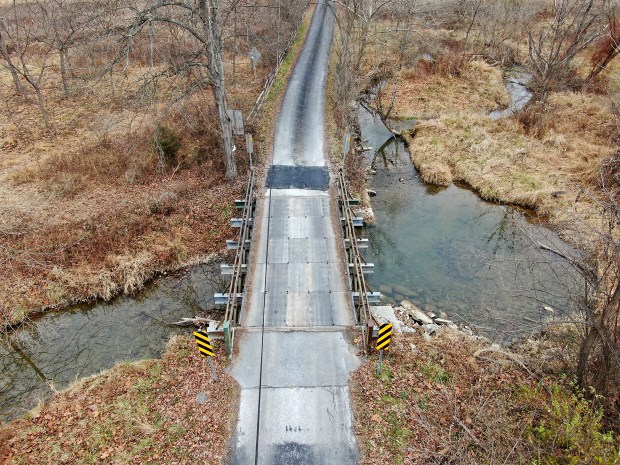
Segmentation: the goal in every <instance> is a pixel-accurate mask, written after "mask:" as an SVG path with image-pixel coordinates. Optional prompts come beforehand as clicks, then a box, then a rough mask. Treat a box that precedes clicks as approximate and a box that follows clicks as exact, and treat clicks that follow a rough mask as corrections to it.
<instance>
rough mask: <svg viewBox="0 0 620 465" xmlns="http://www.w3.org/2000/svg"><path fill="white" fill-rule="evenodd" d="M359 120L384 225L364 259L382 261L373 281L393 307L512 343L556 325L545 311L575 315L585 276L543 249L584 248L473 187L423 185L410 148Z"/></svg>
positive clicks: (374, 121)
mask: <svg viewBox="0 0 620 465" xmlns="http://www.w3.org/2000/svg"><path fill="white" fill-rule="evenodd" d="M359 121H360V126H361V130H362V139H364V145H365V146H370V147H372V148H373V150H371V151H369V152H367V162H368V163H369V164H372V166H373V167H374V169H376V171H377V174H376V175H374V176H372V179H371V182H370V185H371V188H372V189H374V190H375V191H376V192H377V196H376V197H373V198H372V206H373V209H374V213H375V216H376V225H375V226H372V227H368V228H366V231H365V234H366V236H367V237H368V238H369V240H370V246H369V249H368V250H367V251H366V252H365V253H364V255H365V258H366V259H367V261H368V262H372V263H374V264H375V271H374V274H371V275H369V276H368V278H369V282H370V283H371V285H372V287H373V289H374V290H380V291H381V292H382V293H383V294H384V299H385V301H386V302H399V301H400V300H402V299H403V298H407V299H409V300H411V301H413V302H414V303H415V304H417V305H418V306H420V307H421V308H428V309H432V310H433V311H435V313H437V312H438V311H445V312H446V313H448V315H449V317H450V318H451V319H454V320H455V321H457V322H464V323H467V324H469V325H470V326H473V327H475V328H476V329H477V330H478V331H479V332H481V333H483V334H485V335H487V336H489V337H492V338H498V339H503V340H505V339H511V338H513V337H516V336H522V335H523V334H527V333H529V332H531V331H532V329H533V328H534V327H537V326H539V323H540V322H542V321H546V320H548V319H549V318H550V313H549V312H548V311H545V310H543V309H542V307H543V306H549V305H551V306H553V307H554V308H555V309H556V317H564V316H565V312H569V311H570V309H571V301H570V300H568V299H566V298H563V297H562V296H563V295H566V292H565V291H566V290H572V289H576V288H577V287H578V286H579V280H578V277H577V276H576V274H575V273H574V272H573V271H572V269H571V268H570V267H569V266H568V264H567V262H566V261H564V260H562V259H560V258H558V257H557V256H555V255H552V254H550V253H548V252H544V251H542V250H540V248H539V247H538V245H537V243H544V244H545V245H551V246H553V247H554V248H556V249H559V250H562V251H563V252H565V253H568V254H571V253H574V251H572V250H571V249H570V248H569V247H568V246H567V245H566V244H564V243H563V242H562V241H561V240H560V239H559V238H558V237H557V236H556V235H555V234H553V233H552V232H550V231H549V230H548V229H546V228H544V227H542V226H540V225H537V224H535V223H534V222H532V220H531V218H530V219H528V218H527V217H526V215H525V214H524V213H523V212H522V211H519V210H516V209H514V208H511V207H506V206H501V205H497V204H493V203H489V202H485V201H482V200H480V199H479V198H478V197H477V196H476V195H475V194H474V193H473V192H471V191H470V190H468V189H466V188H463V187H459V186H455V185H451V186H450V187H448V188H438V187H434V186H430V185H427V184H425V183H423V182H422V181H421V179H420V177H419V175H418V173H417V171H416V170H415V168H414V167H413V165H412V163H411V160H410V157H409V153H408V151H407V149H406V147H405V146H404V144H403V142H402V141H400V140H397V139H395V138H393V137H392V135H391V133H390V132H389V131H388V130H387V129H386V128H385V126H384V125H383V123H381V120H380V119H379V118H378V117H376V116H373V115H372V114H371V113H370V112H368V111H367V110H365V109H364V108H362V107H360V109H359ZM414 143H415V140H414ZM377 148H379V149H378V150H377Z"/></svg>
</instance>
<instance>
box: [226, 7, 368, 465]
mask: <svg viewBox="0 0 620 465" xmlns="http://www.w3.org/2000/svg"><path fill="white" fill-rule="evenodd" d="M323 1H325V0H323ZM333 30H334V18H333V15H332V12H331V10H330V9H329V8H328V7H327V6H326V4H325V3H320V4H318V5H317V7H316V10H315V12H314V16H313V19H312V24H311V26H310V29H309V31H308V35H307V38H306V42H305V44H304V47H303V50H302V52H301V55H300V57H299V60H298V62H297V65H296V66H295V69H294V71H293V73H292V77H291V79H290V81H289V84H288V88H287V91H286V94H285V97H284V101H283V104H282V109H281V112H280V116H279V118H278V122H277V126H276V136H275V142H274V154H273V165H272V166H271V168H270V172H269V175H268V178H267V185H266V189H265V195H264V197H263V198H261V199H260V200H259V204H258V210H257V216H256V220H255V221H256V226H255V231H254V238H253V241H254V242H253V244H252V255H251V259H250V276H249V289H248V292H247V298H246V299H245V300H244V305H243V312H242V328H241V329H240V330H237V332H236V335H237V336H236V337H237V342H236V346H237V348H238V353H239V355H238V356H237V358H236V359H235V362H234V364H233V366H232V370H231V371H232V373H233V375H234V376H235V378H236V379H237V380H238V381H239V383H240V385H241V403H240V411H239V420H238V424H237V432H236V438H235V443H234V446H233V460H232V461H233V463H234V464H235V465H251V464H255V465H289V464H295V465H340V464H355V463H357V446H356V442H355V436H354V432H353V429H352V416H351V408H350V402H349V390H348V386H347V382H348V378H349V374H350V372H351V371H352V370H355V369H356V368H357V367H358V366H359V363H360V362H359V360H358V358H357V357H356V356H355V354H354V352H353V351H354V349H353V347H352V346H351V345H350V343H349V339H350V332H349V331H350V328H351V326H352V325H353V322H354V318H353V310H352V307H351V298H350V293H349V288H348V278H347V272H346V266H345V265H346V264H345V263H344V262H343V258H342V257H343V253H342V238H341V234H340V225H339V218H338V212H337V208H336V205H335V200H334V199H332V198H330V195H329V192H328V186H329V174H328V170H327V167H326V160H325V154H324V151H323V150H324V149H323V137H324V134H323V112H324V102H325V81H326V73H327V62H328V57H329V50H330V46H331V40H332V34H333Z"/></svg>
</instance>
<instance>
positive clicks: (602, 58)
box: [586, 6, 620, 82]
mask: <svg viewBox="0 0 620 465" xmlns="http://www.w3.org/2000/svg"><path fill="white" fill-rule="evenodd" d="M607 21H608V26H607V30H606V31H605V33H604V34H603V36H602V37H601V38H600V39H599V41H598V42H597V44H596V47H595V50H594V53H593V54H592V69H591V70H590V74H589V75H588V78H587V79H586V82H589V81H591V80H592V79H594V78H595V77H596V76H598V75H599V74H600V73H601V71H604V70H606V69H607V66H608V65H609V64H610V63H611V62H612V60H613V59H614V58H616V57H617V56H618V55H620V6H615V7H611V8H610V9H609V12H608V13H607Z"/></svg>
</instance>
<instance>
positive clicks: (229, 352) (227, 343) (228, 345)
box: [223, 321, 233, 357]
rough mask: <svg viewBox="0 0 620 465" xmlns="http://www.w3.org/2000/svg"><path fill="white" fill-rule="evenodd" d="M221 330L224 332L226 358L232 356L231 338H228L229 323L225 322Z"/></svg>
mask: <svg viewBox="0 0 620 465" xmlns="http://www.w3.org/2000/svg"><path fill="white" fill-rule="evenodd" d="M223 330H224V346H225V347H226V355H227V356H229V357H230V356H231V355H232V349H233V348H232V344H231V342H232V341H231V338H230V321H225V322H224V326H223Z"/></svg>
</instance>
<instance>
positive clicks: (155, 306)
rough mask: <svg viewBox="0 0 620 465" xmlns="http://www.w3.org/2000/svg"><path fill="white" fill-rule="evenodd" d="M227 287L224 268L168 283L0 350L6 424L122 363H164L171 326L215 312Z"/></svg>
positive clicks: (54, 317)
mask: <svg viewBox="0 0 620 465" xmlns="http://www.w3.org/2000/svg"><path fill="white" fill-rule="evenodd" d="M225 285H226V282H225V281H223V280H222V277H220V274H219V266H218V265H200V266H196V267H194V268H193V269H191V270H190V271H189V272H187V273H182V274H178V275H173V276H168V277H165V278H160V279H158V280H156V281H155V282H153V283H151V284H150V285H149V286H147V288H146V289H145V290H144V291H142V292H141V293H140V294H139V295H137V296H135V297H119V298H117V299H115V300H113V301H112V302H110V303H102V302H99V303H96V304H92V305H83V306H78V307H75V308H73V309H71V310H68V311H62V312H54V313H48V314H46V315H44V316H42V317H40V318H38V319H36V320H35V321H34V322H33V323H32V324H29V325H28V326H27V327H25V328H23V329H21V330H18V331H16V332H14V333H12V334H11V335H10V336H9V337H7V338H6V340H4V341H2V343H0V420H1V421H8V420H10V419H12V418H16V417H18V416H21V415H23V414H24V413H25V412H27V411H28V410H30V409H31V408H32V407H34V406H35V405H36V404H37V402H39V401H41V400H45V399H47V398H49V397H50V396H51V394H52V389H51V388H50V384H51V385H53V387H54V388H55V389H58V390H60V389H63V388H65V387H67V386H68V385H69V384H70V383H71V382H73V381H75V380H76V379H78V378H82V377H85V376H89V375H92V374H95V373H99V372H100V371H102V370H105V369H108V368H110V367H112V366H114V365H115V364H117V363H119V362H122V361H133V360H139V359H144V358H153V357H159V356H161V354H162V353H163V351H164V350H165V346H166V342H167V341H168V339H169V338H170V337H171V336H172V335H174V334H179V333H186V334H187V333H188V331H189V330H188V329H183V328H179V327H176V326H171V325H170V323H173V322H175V321H178V320H179V319H180V318H181V317H191V316H194V315H196V314H197V313H199V312H202V311H204V310H205V309H207V308H210V307H212V306H213V305H212V304H213V293H214V292H221V291H222V286H225Z"/></svg>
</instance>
